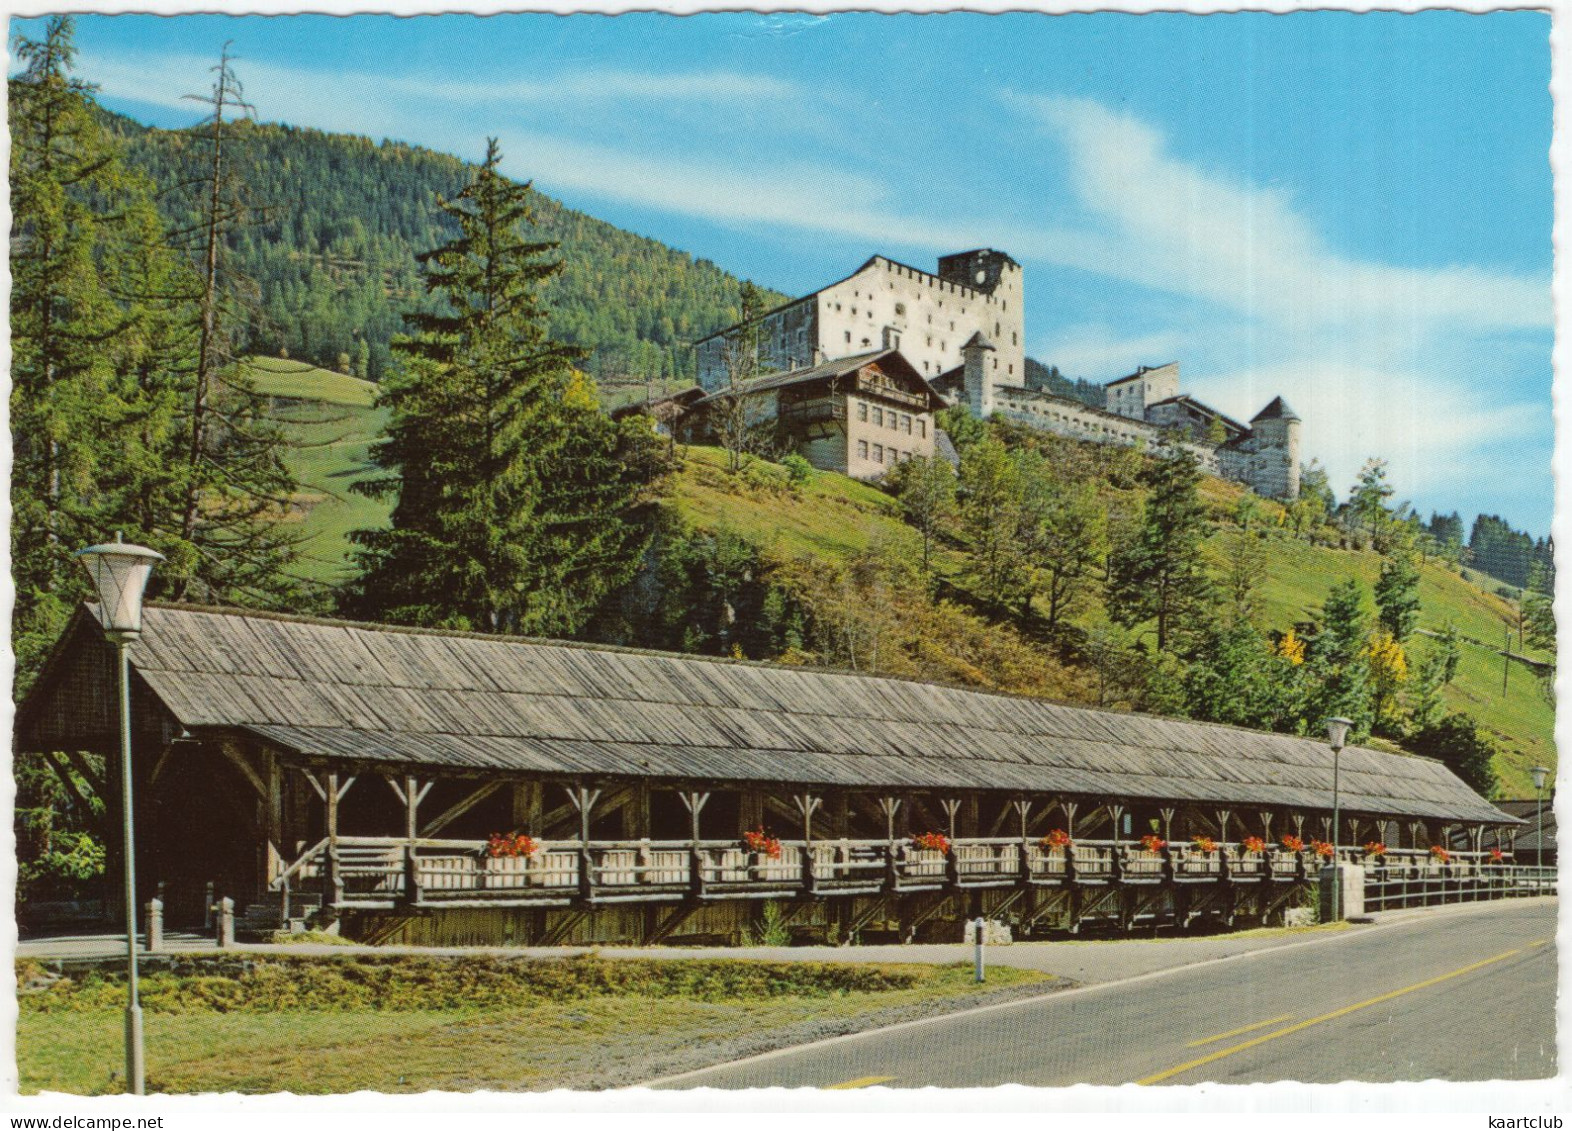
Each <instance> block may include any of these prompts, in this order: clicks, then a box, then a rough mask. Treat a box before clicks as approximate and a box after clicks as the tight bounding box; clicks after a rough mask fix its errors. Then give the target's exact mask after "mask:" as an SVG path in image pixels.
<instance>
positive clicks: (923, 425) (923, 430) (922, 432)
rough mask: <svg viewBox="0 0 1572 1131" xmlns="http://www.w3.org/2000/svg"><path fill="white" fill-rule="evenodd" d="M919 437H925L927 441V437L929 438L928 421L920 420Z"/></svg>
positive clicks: (918, 423) (918, 424)
mask: <svg viewBox="0 0 1572 1131" xmlns="http://www.w3.org/2000/svg"><path fill="white" fill-rule="evenodd" d="M917 435H919V436H921V437H923V438H924V439H927V437H928V422H927V421H926V420H921V419H919V420H918V421H917Z"/></svg>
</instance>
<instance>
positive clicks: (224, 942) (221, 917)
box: [218, 895, 235, 950]
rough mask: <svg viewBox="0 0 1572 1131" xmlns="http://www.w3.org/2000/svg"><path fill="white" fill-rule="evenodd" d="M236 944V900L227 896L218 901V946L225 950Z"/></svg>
mask: <svg viewBox="0 0 1572 1131" xmlns="http://www.w3.org/2000/svg"><path fill="white" fill-rule="evenodd" d="M234 945H235V901H234V900H232V899H230V898H229V896H227V895H226V896H225V897H224V898H223V899H221V900H219V901H218V946H219V949H220V950H225V949H227V948H229V947H232V946H234Z"/></svg>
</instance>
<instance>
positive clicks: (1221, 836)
mask: <svg viewBox="0 0 1572 1131" xmlns="http://www.w3.org/2000/svg"><path fill="white" fill-rule="evenodd" d="M1231 816H1233V811H1232V810H1230V809H1219V810H1217V843H1218V844H1219V845H1223V844H1227V843H1228V818H1229V817H1231Z"/></svg>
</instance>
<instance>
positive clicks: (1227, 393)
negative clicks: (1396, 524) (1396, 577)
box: [1185, 357, 1545, 498]
mask: <svg viewBox="0 0 1572 1131" xmlns="http://www.w3.org/2000/svg"><path fill="white" fill-rule="evenodd" d="M1185 385H1186V387H1187V388H1189V389H1190V390H1191V391H1193V392H1194V393H1195V394H1196V395H1197V396H1198V397H1200V398H1201V399H1202V400H1203V401H1205V402H1206V403H1208V404H1210V405H1213V406H1214V407H1216V408H1217V409H1219V410H1220V411H1223V412H1226V413H1228V414H1229V415H1230V416H1234V417H1236V418H1237V419H1239V420H1249V419H1250V417H1252V416H1253V415H1255V413H1257V412H1259V411H1260V410H1261V409H1262V408H1263V407H1264V406H1265V405H1266V404H1267V402H1268V401H1269V400H1270V399H1271V398H1272V397H1274V396H1278V395H1281V396H1282V397H1284V398H1285V399H1286V400H1287V401H1288V403H1289V404H1290V405H1291V406H1293V409H1294V411H1295V412H1296V413H1297V414H1298V415H1299V417H1300V419H1301V420H1302V421H1303V422H1304V428H1303V435H1304V437H1305V440H1306V448H1307V450H1306V451H1305V454H1304V458H1305V461H1306V462H1308V461H1309V459H1310V458H1311V457H1312V456H1313V457H1315V458H1317V459H1319V460H1320V461H1321V463H1322V465H1323V466H1324V467H1326V469H1327V472H1328V474H1329V475H1330V477H1331V482H1332V486H1333V489H1334V490H1336V491H1337V492H1338V495H1339V496H1340V497H1341V496H1342V495H1344V494H1345V493H1346V492H1347V490H1348V487H1349V486H1350V485H1351V484H1352V483H1353V481H1354V478H1355V476H1356V475H1357V474H1358V472H1359V469H1360V468H1361V467H1362V466H1363V465H1364V462H1365V461H1366V460H1367V459H1370V458H1372V457H1376V458H1381V459H1385V460H1386V461H1387V464H1388V467H1389V469H1390V473H1391V474H1390V478H1391V481H1392V482H1393V484H1394V485H1395V486H1396V487H1397V490H1398V493H1399V494H1400V495H1402V496H1407V495H1409V494H1412V493H1414V492H1416V491H1420V490H1422V492H1423V494H1424V495H1425V496H1426V497H1429V498H1437V497H1445V496H1447V495H1448V494H1450V493H1460V492H1462V491H1463V490H1464V489H1466V488H1474V487H1477V486H1478V481H1479V479H1480V477H1481V469H1482V468H1486V467H1489V466H1490V463H1491V462H1492V455H1491V453H1492V451H1499V448H1500V446H1501V445H1503V444H1506V443H1511V442H1513V441H1515V440H1517V439H1519V438H1520V437H1523V436H1526V435H1534V434H1537V433H1538V432H1539V431H1540V429H1541V428H1542V426H1543V423H1544V417H1545V406H1544V405H1537V404H1527V403H1522V402H1512V401H1506V400H1502V399H1500V397H1499V396H1498V395H1497V393H1498V392H1499V391H1498V390H1494V389H1490V388H1476V387H1474V386H1470V385H1465V384H1461V383H1452V382H1447V381H1444V380H1437V378H1436V374H1435V373H1434V372H1433V371H1424V370H1420V371H1416V370H1394V369H1388V368H1371V367H1367V366H1360V365H1357V364H1351V363H1344V362H1340V361H1338V360H1337V359H1336V358H1335V357H1334V358H1327V359H1321V358H1313V357H1306V358H1304V359H1301V360H1297V361H1295V360H1290V361H1281V362H1274V363H1272V364H1268V365H1264V366H1254V367H1251V368H1249V369H1244V370H1238V371H1235V372H1219V373H1209V374H1206V375H1204V376H1200V377H1192V376H1190V375H1188V374H1187V375H1186V378H1185Z"/></svg>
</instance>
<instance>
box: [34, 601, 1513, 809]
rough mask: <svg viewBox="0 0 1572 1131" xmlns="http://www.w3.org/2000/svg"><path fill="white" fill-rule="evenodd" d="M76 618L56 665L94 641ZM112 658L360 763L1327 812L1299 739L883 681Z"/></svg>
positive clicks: (269, 627)
mask: <svg viewBox="0 0 1572 1131" xmlns="http://www.w3.org/2000/svg"><path fill="white" fill-rule="evenodd" d="M88 608H89V612H88V613H84V614H82V615H79V617H78V619H77V621H75V622H74V623H73V629H72V630H70V631H71V632H74V633H75V634H76V636H75V637H72V636H70V635H69V634H68V638H67V640H66V641H65V642H64V643H63V646H62V650H63V651H69V650H70V648H71V647H72V643H73V640H74V639H84V638H87V639H91V638H98V631H99V630H98V628H97V625H96V623H95V622H94V620H93V617H92V615H91V606H89V607H88ZM58 655H59V654H57V656H58ZM131 658H132V663H133V665H134V671H135V674H136V677H137V679H138V680H139V681H140V682H141V683H143V684H145V685H146V687H147V689H148V690H149V691H150V692H151V694H152V695H153V696H155V697H156V698H157V700H158V701H159V702H160V703H161V704H162V705H163V707H164V708H165V709H166V710H167V711H168V713H169V715H170V716H171V717H172V718H173V719H174V720H177V721H178V723H179V725H180V726H182V727H184V728H185V729H186V730H187V731H189V732H191V733H192V734H193V735H197V736H200V735H201V733H202V732H204V731H209V732H211V731H228V732H236V731H241V732H246V733H250V734H252V735H255V736H256V737H258V738H261V739H264V740H266V741H267V742H270V743H273V744H276V745H277V746H279V747H282V748H285V749H286V750H290V751H294V752H296V753H298V754H301V755H305V756H310V757H321V758H328V759H345V760H353V761H355V762H360V763H367V764H379V763H380V764H419V765H422V766H427V767H437V768H443V767H445V768H450V769H452V770H455V771H479V772H486V771H501V772H523V773H541V774H554V775H597V776H618V777H648V778H657V779H665V780H689V781H692V780H702V781H716V782H734V783H745V782H760V783H782V784H800V785H821V786H847V787H865V788H875V787H885V788H898V789H916V790H929V789H987V790H1009V791H1012V792H1014V791H1029V792H1034V793H1057V794H1063V795H1083V796H1088V795H1089V796H1100V797H1109V798H1126V799H1130V800H1145V801H1173V802H1180V803H1183V802H1198V803H1207V804H1228V805H1244V806H1249V805H1254V806H1272V807H1295V808H1305V809H1325V808H1329V803H1330V786H1331V775H1332V756H1331V752H1330V750H1329V749H1328V748H1327V747H1326V746H1325V744H1324V743H1322V742H1320V741H1317V740H1314V739H1307V738H1297V737H1293V736H1289V735H1281V734H1266V733H1260V732H1255V731H1248V730H1243V729H1239V728H1235V727H1226V726H1217V725H1212V724H1204V723H1193V722H1184V721H1179V720H1174V719H1165V718H1158V717H1153V716H1147V715H1137V714H1124V713H1119V712H1114V711H1106V710H1095V709H1091V708H1086V707H1078V706H1067V705H1064V704H1060V703H1055V702H1050V701H1047V700H1042V699H1031V698H1024V697H1016V696H1008V695H1000V694H992V693H987V692H979V691H969V690H962V689H958V688H953V687H945V686H938V685H934V684H927V683H918V682H913V681H909V680H901V679H890V678H880V677H873V676H865V675H857V674H849V673H842V672H831V671H824V670H816V669H808V668H795V667H782V666H772V665H765V664H754V663H745V662H738V661H727V660H716V659H708V658H701V657H694V656H676V655H669V654H662V653H652V652H638V651H633V650H618V649H613V648H606V647H598V646H589V645H581V644H566V643H559V642H549V641H536V640H520V639H511V638H502V637H494V636H479V635H473V634H463V633H442V632H425V631H414V630H408V629H396V628H388V627H385V626H378V625H367V624H351V623H345V622H336V621H325V620H313V619H306V618H290V617H280V616H273V615H268V614H257V613H241V612H233V611H223V610H214V609H202V608H195V607H191V606H149V607H148V608H147V609H146V611H145V627H144V632H143V636H142V638H141V640H140V641H139V642H138V643H137V644H136V645H135V646H134V647H133V648H132V649H131ZM51 682H54V683H59V682H60V681H59V680H54V681H51V679H50V675H49V673H48V672H47V671H46V673H45V674H44V676H43V677H41V678H40V680H39V683H38V685H37V686H36V687H35V689H34V692H33V694H32V695H31V696H30V697H29V698H30V700H31V699H33V698H35V697H44V696H47V695H48V694H49V693H50V692H49V685H50V684H51ZM57 714H58V713H57ZM38 715H40V712H39V711H38V710H36V709H34V708H33V706H32V704H31V703H24V704H23V707H22V709H21V711H20V712H19V714H18V742H19V744H20V745H21V747H22V748H24V749H36V748H38V744H39V743H40V742H43V741H59V740H60V739H61V736H59V735H54V736H40V735H39V734H38V732H37V728H36V725H35V724H30V723H29V719H31V718H34V717H36V716H38ZM30 726H31V728H32V729H31V730H30ZM1341 788H1342V804H1343V807H1344V809H1345V810H1346V811H1349V812H1356V813H1365V814H1370V815H1391V816H1413V817H1426V818H1439V819H1443V820H1457V821H1479V822H1485V823H1492V824H1499V823H1510V818H1505V817H1504V814H1502V813H1501V812H1500V811H1499V810H1497V809H1496V808H1495V807H1494V806H1492V805H1490V804H1489V803H1488V802H1486V801H1485V800H1484V799H1483V798H1481V797H1479V796H1477V795H1476V794H1475V793H1473V792H1472V791H1471V790H1470V789H1469V788H1468V787H1467V786H1465V785H1464V784H1463V783H1462V782H1461V781H1460V780H1459V779H1458V778H1457V777H1456V776H1454V775H1453V774H1452V773H1451V772H1450V771H1449V770H1447V769H1446V767H1445V766H1443V765H1441V764H1440V763H1437V762H1432V761H1428V760H1425V759H1420V758H1409V757H1404V756H1401V755H1397V754H1389V753H1384V752H1380V751H1375V750H1368V749H1362V748H1353V747H1351V748H1349V749H1347V750H1345V751H1344V752H1343V757H1342V778H1341Z"/></svg>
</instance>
